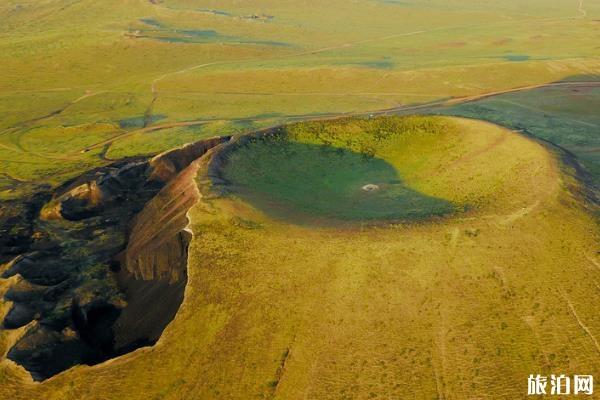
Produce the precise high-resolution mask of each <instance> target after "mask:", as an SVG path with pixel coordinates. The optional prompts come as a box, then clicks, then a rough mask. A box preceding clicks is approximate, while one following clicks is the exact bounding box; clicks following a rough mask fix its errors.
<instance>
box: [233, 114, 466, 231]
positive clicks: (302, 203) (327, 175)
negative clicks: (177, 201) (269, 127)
mask: <svg viewBox="0 0 600 400" xmlns="http://www.w3.org/2000/svg"><path fill="white" fill-rule="evenodd" d="M444 128H445V125H443V124H441V123H439V122H436V121H435V120H434V119H427V118H397V117H395V118H377V119H372V120H365V119H346V120H341V121H326V122H308V123H298V124H293V125H290V126H288V127H285V128H283V129H282V130H280V131H277V132H275V133H274V134H269V135H265V136H262V137H258V138H253V139H251V140H248V141H245V142H242V143H240V144H239V145H237V148H235V149H234V150H233V151H232V152H231V153H230V154H229V156H228V161H227V162H226V164H225V166H224V167H223V177H224V178H225V179H226V180H227V181H228V182H229V183H230V184H231V190H232V191H233V192H234V193H235V194H236V195H238V196H240V197H241V198H242V199H244V200H246V201H248V202H250V203H251V204H253V205H254V206H256V207H257V208H260V209H262V210H263V211H265V212H266V213H268V214H271V215H274V216H276V217H280V218H281V217H283V218H288V219H289V218H291V219H293V220H305V218H306V217H307V216H308V217H322V218H326V219H328V218H333V219H340V220H376V219H393V220H420V219H424V218H428V217H432V216H441V215H444V214H448V213H451V212H452V211H454V210H455V208H456V205H454V204H452V203H451V202H449V201H447V200H444V199H440V198H435V197H431V196H428V195H425V194H423V193H420V192H418V191H417V190H415V189H413V188H411V187H409V186H408V185H407V184H406V183H405V182H404V181H403V179H402V173H401V171H402V170H403V169H406V167H407V165H404V163H403V149H406V147H407V146H406V144H407V143H408V142H410V141H411V138H414V139H416V140H420V141H422V144H423V145H424V146H435V143H436V142H437V141H438V140H440V139H441V138H442V137H443V135H444Z"/></svg>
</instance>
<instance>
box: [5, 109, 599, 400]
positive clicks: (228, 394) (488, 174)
mask: <svg viewBox="0 0 600 400" xmlns="http://www.w3.org/2000/svg"><path fill="white" fill-rule="evenodd" d="M442 121H443V122H444V123H445V124H449V125H452V126H454V129H452V130H450V131H449V133H448V135H447V136H445V137H444V143H435V144H434V143H429V145H427V144H425V143H420V144H418V146H422V147H420V150H422V151H423V152H424V153H423V154H424V155H425V156H424V157H420V160H423V161H421V165H419V167H418V168H414V170H412V173H411V168H410V166H411V165H416V164H413V163H414V162H416V160H417V157H415V158H414V159H410V158H408V159H407V160H406V163H405V164H404V165H405V166H406V169H405V176H404V177H405V181H406V183H407V185H409V186H410V187H412V188H413V189H414V190H418V191H421V192H428V193H430V194H431V195H435V196H436V197H439V198H444V199H447V200H448V201H456V200H458V199H464V198H465V197H468V196H470V195H474V196H476V197H477V198H479V199H480V200H481V201H479V202H477V207H476V208H474V209H473V210H471V211H470V212H469V213H468V214H466V215H465V214H461V215H455V216H450V217H447V218H445V219H443V220H435V221H429V222H423V223H420V224H383V225H381V224H380V225H376V226H362V227H360V226H344V227H315V226H302V225H298V224H294V223H290V222H285V221H282V220H280V219H273V218H271V217H270V216H269V214H268V213H265V212H262V211H261V210H260V209H257V208H254V207H252V206H251V205H250V204H248V203H246V202H244V201H242V200H240V199H237V198H236V197H235V196H225V197H216V198H215V197H214V193H212V191H211V185H210V180H209V179H207V178H206V176H205V175H204V174H205V173H206V167H203V168H202V169H201V171H202V172H201V173H200V175H199V176H198V182H199V185H200V188H201V191H202V192H203V193H204V194H205V197H204V199H203V200H202V201H201V203H199V204H198V205H197V206H196V207H195V208H193V209H192V211H191V212H190V218H191V221H192V222H191V228H192V229H193V231H194V232H195V237H194V239H193V241H192V245H191V250H190V258H189V283H188V287H187V289H186V294H185V300H184V302H183V304H182V307H181V309H180V311H179V313H178V315H177V317H176V318H175V320H174V321H173V322H172V323H171V324H170V325H169V327H168V328H167V329H166V331H165V332H164V334H163V337H162V338H161V339H160V341H159V342H158V343H157V344H156V345H155V346H154V347H152V348H146V349H140V350H137V351H135V352H133V353H131V354H128V355H126V356H123V357H121V358H118V359H115V360H112V361H109V362H106V363H104V364H101V365H97V366H94V367H86V366H79V367H76V368H74V369H71V370H69V371H67V372H65V373H63V374H60V375H58V376H56V377H54V378H51V379H49V380H48V381H46V382H44V383H41V384H34V383H31V381H30V379H29V378H28V376H27V374H26V373H25V372H24V371H23V370H20V369H18V368H16V367H15V366H14V365H11V364H10V363H8V362H7V361H2V363H0V368H1V369H0V371H1V372H0V383H1V385H0V395H1V396H3V397H7V398H15V399H19V398H24V399H25V398H27V399H31V398H36V399H37V398H46V399H80V398H85V399H111V398H115V399H117V398H123V397H127V398H128V399H138V398H139V399H147V398H156V399H178V400H179V399H224V398H228V399H252V398H274V399H298V398H318V399H328V398H332V399H344V398H354V399H367V398H390V397H392V398H417V399H431V398H441V397H443V398H458V399H463V398H488V399H515V398H523V397H525V394H526V390H527V387H526V385H527V376H528V375H529V374H531V373H542V374H550V373H565V374H574V373H586V374H594V375H597V374H598V373H600V363H599V361H598V360H599V358H598V353H599V352H600V349H599V348H598V344H597V342H596V337H597V335H598V334H600V333H599V332H600V319H599V318H598V315H597V313H596V312H595V311H594V308H593V307H590V305H591V304H595V303H596V302H597V301H598V300H599V297H600V294H599V292H598V289H597V284H596V281H597V280H598V279H600V278H598V277H597V274H598V272H597V265H598V262H600V260H598V259H597V255H596V254H595V250H596V248H597V243H598V239H599V238H598V234H599V232H598V226H597V221H595V220H593V218H592V217H591V216H590V215H589V214H587V213H586V212H585V211H584V210H583V208H582V207H581V204H580V200H579V199H577V198H575V197H573V195H572V194H571V193H569V192H568V191H567V189H566V185H567V184H571V183H573V182H572V179H573V178H572V177H571V176H570V175H568V174H566V173H565V171H563V170H561V169H560V168H559V165H558V161H557V159H556V157H555V156H554V155H553V154H551V153H549V152H548V150H547V149H546V148H544V147H543V146H542V145H540V144H538V143H536V142H533V141H531V140H529V139H526V138H524V137H523V136H521V135H519V134H517V133H514V132H510V131H507V130H505V129H502V128H499V127H497V126H494V125H491V124H488V123H481V122H477V121H473V120H461V119H442V120H438V122H440V123H441V122H442ZM416 139H417V143H418V138H416ZM445 144H447V146H445ZM458 144H460V146H458ZM415 145H416V146H417V144H415ZM445 150H446V151H445ZM444 153H446V156H444ZM420 171H423V174H421V173H420ZM433 171H435V172H436V173H437V174H431V173H430V172H433ZM211 194H212V196H209V195H211ZM0 337H1V338H2V339H3V340H6V334H5V333H3V334H2V335H1V336H0ZM0 343H2V342H1V341H0ZM0 350H2V349H0Z"/></svg>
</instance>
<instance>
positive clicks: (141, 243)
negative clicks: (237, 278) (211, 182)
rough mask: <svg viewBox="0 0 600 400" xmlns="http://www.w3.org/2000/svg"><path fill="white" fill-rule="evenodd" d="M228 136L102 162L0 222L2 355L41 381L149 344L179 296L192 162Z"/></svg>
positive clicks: (192, 195)
mask: <svg viewBox="0 0 600 400" xmlns="http://www.w3.org/2000/svg"><path fill="white" fill-rule="evenodd" d="M228 139H229V138H215V139H208V140H204V141H200V142H197V143H194V144H190V145H187V146H184V147H182V148H178V149H175V150H172V151H169V152H165V153H163V154H160V155H158V156H156V157H154V158H152V159H141V158H138V159H129V160H124V161H120V162H117V163H114V164H111V165H109V166H106V167H102V168H98V169H96V170H93V171H90V172H88V173H86V174H83V175H82V176H80V177H79V178H76V179H74V180H72V181H70V182H67V183H65V184H64V185H63V186H61V187H59V188H57V189H55V190H54V191H51V192H47V193H44V194H40V195H39V196H37V197H36V198H35V200H36V202H35V204H32V205H31V206H27V207H26V209H27V210H28V212H27V213H25V214H23V215H19V216H17V215H15V216H12V214H11V215H8V214H7V218H4V219H5V220H6V221H5V220H4V219H0V223H2V225H3V228H2V229H4V230H6V231H7V232H8V233H9V235H12V233H14V240H11V239H6V240H3V241H1V243H0V245H2V247H1V248H0V252H1V253H2V254H0V257H1V258H0V262H4V264H2V265H0V274H2V275H1V278H3V279H6V280H8V281H10V282H11V283H10V284H11V287H10V289H9V290H8V291H7V292H6V294H5V295H4V300H5V302H7V304H10V307H9V308H8V310H9V311H8V312H7V313H4V314H6V315H0V318H1V319H2V328H3V329H10V330H14V331H15V333H16V334H14V335H11V336H12V337H14V338H15V339H14V343H13V344H12V345H10V349H9V350H8V353H7V355H6V356H7V357H8V358H10V359H12V360H13V361H15V362H16V363H18V364H20V365H21V366H23V367H24V368H25V369H27V370H28V371H29V372H30V373H31V375H32V377H33V378H34V379H36V380H43V379H46V378H48V377H50V376H52V375H54V374H56V373H59V372H61V371H63V370H65V369H67V368H70V367H71V366H73V365H76V364H81V363H85V364H95V363H98V362H101V361H104V360H106V359H109V358H112V357H115V356H117V355H120V354H123V353H125V352H128V351H131V350H133V349H135V348H137V347H140V346H143V345H148V344H152V343H154V342H155V341H156V340H157V339H158V338H159V337H160V335H161V333H162V331H163V330H164V328H165V327H166V326H167V324H168V323H169V322H170V321H171V320H172V318H173V317H174V316H175V314H176V312H177V310H178V308H179V305H180V304H181V301H182V300H183V293H184V288H185V284H186V282H187V272H186V262H187V247H188V244H189V241H190V238H191V232H189V231H187V230H186V227H187V224H188V221H187V217H186V213H187V211H188V210H189V208H190V207H191V206H192V205H194V204H195V203H196V202H197V201H198V199H199V192H198V189H197V188H196V187H195V184H194V176H195V174H196V171H197V163H196V160H197V159H199V158H200V157H202V156H203V155H204V154H205V153H206V152H207V151H208V150H209V149H211V148H213V147H215V146H218V145H219V144H221V143H223V142H225V141H227V140H228ZM50 197H51V198H50ZM48 198H50V200H48ZM44 202H45V205H44ZM9 223H10V224H12V226H10V227H7V226H5V225H7V224H9ZM9 228H10V229H9ZM4 242H6V243H4ZM156 299H160V300H159V301H157V300H156Z"/></svg>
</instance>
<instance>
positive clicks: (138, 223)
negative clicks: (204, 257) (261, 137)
mask: <svg viewBox="0 0 600 400" xmlns="http://www.w3.org/2000/svg"><path fill="white" fill-rule="evenodd" d="M227 140H228V138H216V139H209V140H207V141H202V142H198V143H194V144H191V145H187V146H184V147H182V148H180V149H176V150H173V151H169V152H167V153H164V154H162V155H159V156H157V157H155V158H154V159H152V160H151V161H150V165H151V167H152V168H153V172H152V175H151V176H152V177H153V178H154V179H166V180H167V181H168V183H167V184H166V185H165V187H163V188H162V190H161V191H160V192H159V193H158V194H157V195H156V196H155V197H154V198H152V200H150V201H149V202H148V203H147V204H146V206H145V207H144V209H143V210H142V211H141V212H140V213H139V214H138V215H136V217H135V218H134V220H133V224H132V228H131V234H130V235H129V241H128V244H127V248H126V249H125V251H124V252H123V253H122V254H120V255H119V257H118V259H119V261H120V263H121V270H120V272H119V284H120V286H121V287H122V288H123V290H124V292H125V294H126V297H127V299H128V304H127V307H125V308H124V309H123V310H122V312H121V314H120V316H119V318H118V319H117V321H116V323H115V325H114V332H115V344H116V346H120V347H127V346H129V344H130V343H153V342H155V341H156V340H158V338H159V337H160V334H161V333H162V331H163V330H164V328H165V327H166V325H167V324H168V323H169V322H170V321H171V320H172V319H173V317H174V316H175V314H176V312H177V310H178V309H179V305H180V304H181V302H182V301H183V293H184V288H185V285H186V283H187V258H188V245H189V242H190V240H191V237H192V234H191V231H189V230H188V229H187V226H188V223H189V221H188V218H187V212H188V211H189V209H190V208H191V207H192V206H193V205H194V204H196V203H197V202H198V200H199V199H200V192H199V191H198V187H197V186H196V182H195V179H194V178H195V176H196V173H197V171H198V166H199V162H200V160H201V157H202V156H203V155H205V154H206V153H207V152H208V151H209V150H210V149H212V148H214V147H216V146H218V145H220V144H221V143H223V142H225V141H227ZM156 299H160V301H156ZM149 310H151V311H149Z"/></svg>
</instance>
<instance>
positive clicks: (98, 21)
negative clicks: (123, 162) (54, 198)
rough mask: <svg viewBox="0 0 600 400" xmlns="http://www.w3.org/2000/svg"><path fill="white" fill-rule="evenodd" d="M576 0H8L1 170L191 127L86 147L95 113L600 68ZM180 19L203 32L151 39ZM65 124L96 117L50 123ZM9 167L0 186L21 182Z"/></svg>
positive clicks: (191, 108) (178, 114) (283, 102)
mask: <svg viewBox="0 0 600 400" xmlns="http://www.w3.org/2000/svg"><path fill="white" fill-rule="evenodd" d="M572 3H573V2H565V1H558V0H553V1H545V2H543V3H542V2H540V1H536V2H529V3H528V4H526V5H523V4H520V3H519V2H516V1H512V0H511V1H508V0H506V1H503V2H501V3H498V4H494V5H493V6H490V5H488V6H486V7H485V8H482V7H481V5H480V4H479V3H478V2H476V1H474V0H460V1H453V2H421V1H414V2H410V1H409V2H394V1H378V0H361V1H357V2H353V3H352V6H351V7H350V6H349V4H348V3H347V2H346V1H342V0H335V1H329V2H326V3H323V2H317V1H313V2H309V3H302V4H300V3H298V2H295V1H284V2H275V1H271V0H265V1H262V0H261V1H258V2H252V3H243V2H242V3H240V2H237V1H225V2H220V1H219V2H215V1H210V0H194V1H174V0H166V1H162V2H157V3H156V4H153V2H150V1H145V0H128V1H116V0H108V1H104V2H95V1H91V0H84V1H79V2H74V1H71V0H46V1H43V2H38V1H36V2H33V1H18V2H17V1H12V0H11V1H6V2H4V3H3V4H1V5H0V22H2V23H1V24H0V53H1V54H2V55H3V57H2V58H1V59H0V71H2V73H1V74H0V132H1V133H0V148H1V151H2V154H0V156H1V159H2V160H3V161H2V163H1V164H0V173H2V174H6V175H9V176H11V177H14V178H23V179H25V180H27V181H28V184H30V185H34V184H39V183H52V184H54V183H55V182H56V181H57V179H54V180H51V181H49V180H48V174H46V173H44V171H52V175H53V176H57V177H58V176H60V177H66V176H72V175H74V174H76V173H77V172H83V168H87V167H89V166H98V165H101V164H104V163H105V162H106V160H103V159H102V157H101V156H102V155H103V154H105V153H106V154H111V153H114V154H115V156H117V155H125V154H127V155H135V154H145V153H147V152H148V151H150V150H152V151H154V150H156V151H161V150H166V149H168V148H169V146H171V145H172V144H173V143H182V142H184V141H186V140H188V139H189V138H190V135H188V132H187V131H182V130H178V131H171V133H172V135H171V134H167V133H165V134H156V132H154V131H144V132H145V133H144V132H138V133H135V134H132V135H133V136H134V137H135V138H136V139H130V138H131V136H129V135H124V136H123V138H122V139H121V138H119V139H116V143H118V142H120V141H121V140H123V142H122V143H121V144H118V146H119V149H117V150H115V151H112V150H111V149H110V148H108V149H105V151H96V152H92V153H86V154H84V155H81V154H80V151H81V150H83V149H84V148H82V145H85V146H87V145H88V144H89V143H92V142H94V141H95V140H96V138H97V132H98V130H99V129H102V128H101V127H103V126H106V124H114V125H120V122H121V121H127V120H135V119H142V120H144V118H146V117H148V118H147V121H148V122H149V124H150V125H156V124H161V123H171V122H179V121H190V120H211V119H218V120H224V122H223V123H224V124H225V125H227V121H229V120H234V121H233V122H232V123H230V126H227V127H226V128H225V129H224V131H225V132H228V131H239V130H240V126H239V122H237V120H238V119H240V118H245V119H251V120H253V122H251V125H248V127H249V128H251V127H254V126H266V125H269V124H276V123H278V122H285V121H286V120H287V117H290V116H307V115H319V114H324V113H346V112H357V111H370V110H377V109H382V108H389V107H394V106H397V105H399V104H412V103H422V102H427V101H432V100H438V99H443V98H448V97H450V96H467V95H473V94H479V93H484V92H490V91H496V90H501V89H506V88H511V87H515V86H525V85H530V84H539V83H545V82H549V81H553V80H557V79H561V78H564V77H567V76H570V75H578V74H595V73H596V74H597V73H598V72H599V71H600V67H599V66H598V55H597V45H596V43H597V41H598V40H597V39H598V29H597V26H598V23H597V21H596V19H597V16H598V15H600V9H598V7H597V6H596V5H594V4H588V2H585V4H583V6H584V11H585V16H584V15H583V14H584V13H582V12H581V11H580V10H578V5H577V4H572ZM575 3H576V2H575ZM251 15H256V16H258V17H259V18H248V17H249V16H251ZM98 16H102V18H99V17H98ZM264 16H273V18H264ZM182 32H195V33H193V34H191V35H192V36H193V37H195V39H198V38H200V39H201V40H200V42H199V43H177V42H176V43H172V42H168V41H162V40H157V39H156V37H163V38H164V37H169V36H175V37H177V36H178V35H179V36H181V35H182ZM203 32H204V33H203ZM206 32H214V34H213V33H209V34H206ZM184 35H188V34H185V33H184ZM141 36H148V37H141ZM195 39H194V40H195ZM57 111H61V112H59V113H56V112H57ZM53 113H55V114H53ZM152 116H154V117H159V118H152ZM44 117H45V118H44ZM93 124H98V125H99V127H98V128H96V127H92V126H93ZM74 126H89V127H90V129H89V131H83V132H81V134H80V135H79V136H81V138H78V139H77V140H73V141H64V140H62V139H60V137H61V135H62V133H63V132H64V131H65V129H66V130H70V129H72V127H74ZM137 128H138V127H131V126H128V127H127V126H126V127H122V128H121V129H123V130H124V131H126V132H130V131H133V130H135V129H137ZM32 129H41V130H40V131H39V132H42V131H43V132H46V133H47V135H46V136H45V137H43V139H42V140H44V141H46V143H45V145H44V147H45V149H43V151H44V152H45V151H47V152H48V154H49V155H52V154H54V153H57V152H61V153H62V152H64V153H66V154H68V155H69V158H72V160H73V163H69V162H64V163H63V162H54V161H45V160H47V157H46V158H44V157H45V154H44V153H42V154H41V155H40V154H36V153H35V152H33V151H30V150H28V149H26V148H22V149H20V150H21V151H18V150H16V149H15V148H14V143H13V141H14V138H15V136H14V135H16V137H19V136H20V135H22V134H23V135H25V136H26V137H27V135H29V132H30V130H32ZM7 130H8V131H7ZM6 132H9V133H10V134H6ZM13 133H14V135H13ZM180 134H181V135H180ZM175 135H176V136H179V135H180V136H179V137H174V136H175ZM39 137H40V138H42V136H39ZM141 137H144V139H145V140H144V139H141ZM101 142H102V141H101ZM148 142H152V144H151V145H148ZM92 144H93V143H92ZM85 146H83V147H85ZM17 147H18V146H17ZM36 147H38V148H39V146H36ZM69 147H70V148H69ZM109 147H110V146H109ZM74 155H79V156H78V157H77V158H76V157H75V156H74ZM78 166H81V167H82V168H79V167H78ZM3 182H4V181H2V182H0V196H1V197H0V198H6V197H5V194H6V193H9V197H11V196H12V197H18V196H19V195H20V194H19V190H17V191H15V190H12V189H9V186H7V185H8V184H5V183H3ZM7 182H8V181H7ZM23 193H24V192H23ZM21 194H22V193H21Z"/></svg>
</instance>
